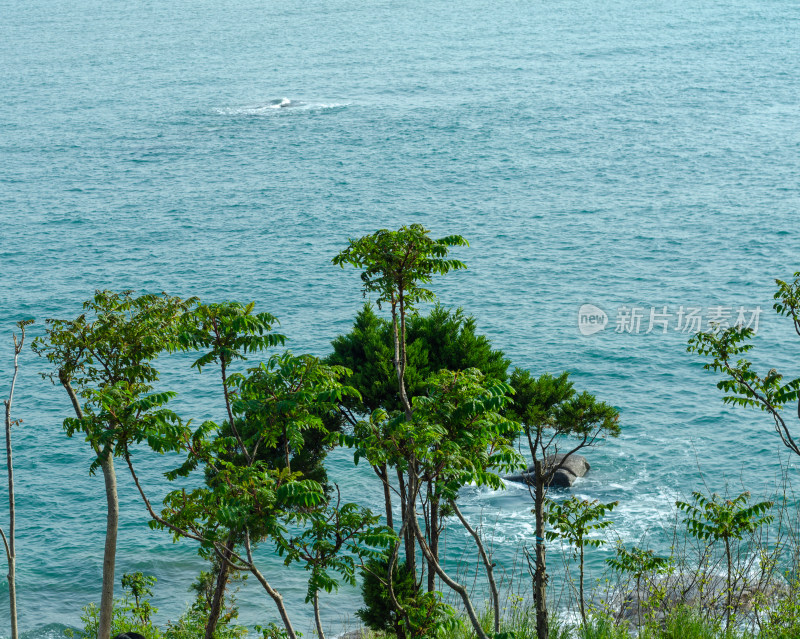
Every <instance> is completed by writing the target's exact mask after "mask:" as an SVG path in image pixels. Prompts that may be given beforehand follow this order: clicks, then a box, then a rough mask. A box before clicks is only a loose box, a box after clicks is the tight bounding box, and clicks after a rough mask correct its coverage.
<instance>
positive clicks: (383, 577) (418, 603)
mask: <svg viewBox="0 0 800 639" xmlns="http://www.w3.org/2000/svg"><path fill="white" fill-rule="evenodd" d="M388 573H389V562H388V561H387V560H386V559H380V558H376V559H371V560H370V561H368V562H367V564H366V566H365V568H364V570H363V571H362V582H361V594H362V598H363V600H364V608H361V609H360V610H358V611H357V612H356V615H357V616H358V618H359V619H361V621H363V622H364V624H365V625H366V626H367V628H370V629H371V630H375V631H379V632H394V633H395V634H397V635H398V636H408V637H414V638H416V637H419V638H420V639H424V638H427V637H436V636H440V635H441V634H442V633H445V632H446V631H447V630H448V629H452V626H453V623H454V621H455V611H453V609H452V608H450V606H447V605H446V604H444V603H443V602H442V601H441V596H440V594H439V593H426V592H422V591H420V589H419V588H418V587H417V583H416V578H415V575H414V573H413V571H412V570H411V569H410V568H409V566H408V565H407V564H405V563H403V564H400V565H398V564H395V565H394V571H393V578H392V588H393V591H394V596H395V599H396V600H397V601H398V603H399V604H400V605H401V606H402V607H403V609H404V610H405V611H406V612H407V613H408V617H409V623H408V624H406V621H405V619H404V616H403V615H401V614H400V613H399V612H398V611H397V610H396V609H395V608H394V606H393V605H392V603H391V600H390V596H389V590H388V588H389V587H388Z"/></svg>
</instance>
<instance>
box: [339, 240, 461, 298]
mask: <svg viewBox="0 0 800 639" xmlns="http://www.w3.org/2000/svg"><path fill="white" fill-rule="evenodd" d="M429 233H430V231H428V230H427V229H426V228H424V227H423V226H422V225H420V224H412V225H410V226H403V227H401V228H400V229H399V230H397V231H389V230H386V229H381V230H380V231H376V232H375V233H372V234H371V235H365V236H364V237H361V238H358V239H356V240H353V239H351V240H350V242H349V246H348V247H347V248H346V249H345V250H344V251H341V252H340V253H339V254H338V255H337V256H336V257H334V258H333V263H334V264H336V265H338V266H341V267H342V268H344V266H345V265H346V264H349V265H351V266H354V267H356V268H358V269H361V281H362V282H363V291H364V296H365V297H366V295H367V294H368V293H375V294H376V295H377V297H376V303H377V304H378V308H381V306H382V304H387V303H388V304H391V305H392V307H394V306H395V305H399V304H402V305H403V306H404V308H405V309H406V310H407V311H412V310H414V308H415V307H416V305H417V304H419V303H420V302H432V301H433V300H434V299H435V296H434V294H433V292H432V291H431V290H429V289H427V288H425V287H424V286H423V285H425V284H430V283H431V282H432V281H433V276H434V275H445V274H446V273H448V272H449V271H452V270H458V269H463V268H466V266H465V265H464V263H463V262H460V261H459V260H454V259H452V258H448V257H447V254H448V251H449V249H450V247H452V246H469V244H468V242H467V241H466V240H465V239H464V238H463V237H461V236H460V235H449V236H447V237H443V238H440V239H438V240H435V239H433V238H431V237H430V236H429Z"/></svg>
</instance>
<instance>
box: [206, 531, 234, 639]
mask: <svg viewBox="0 0 800 639" xmlns="http://www.w3.org/2000/svg"><path fill="white" fill-rule="evenodd" d="M233 546H234V536H233V533H231V534H230V535H228V539H227V541H226V542H225V547H224V548H223V550H222V555H223V557H224V559H223V561H222V562H220V567H219V572H218V573H217V582H216V585H215V587H214V596H213V598H212V599H211V610H209V613H208V621H207V622H206V633H205V639H213V637H214V632H215V631H216V630H217V624H218V623H219V617H220V614H222V608H223V604H224V602H225V589H226V588H227V587H228V575H229V574H230V569H231V567H230V563H228V562H229V560H230V558H231V551H233Z"/></svg>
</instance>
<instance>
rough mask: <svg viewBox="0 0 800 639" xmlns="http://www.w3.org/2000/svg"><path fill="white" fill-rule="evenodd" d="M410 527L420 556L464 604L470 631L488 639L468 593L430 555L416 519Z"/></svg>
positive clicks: (482, 638)
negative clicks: (423, 557)
mask: <svg viewBox="0 0 800 639" xmlns="http://www.w3.org/2000/svg"><path fill="white" fill-rule="evenodd" d="M411 526H412V528H413V530H414V534H415V535H416V537H417V541H418V542H419V547H420V549H421V550H422V554H423V555H424V556H425V558H426V559H427V560H428V561H430V562H431V563H432V564H433V567H434V570H436V574H437V575H439V578H440V579H441V580H442V581H443V582H444V583H445V584H447V586H448V587H449V588H451V589H452V590H454V591H455V592H456V594H457V595H458V596H459V597H461V602H462V603H463V604H464V611H465V612H466V613H467V617H469V620H470V622H471V623H472V629H473V630H474V631H475V634H476V635H477V636H478V639H489V636H488V635H487V634H486V631H485V630H484V629H483V627H482V626H481V622H480V619H478V614H477V613H476V612H475V607H474V606H473V605H472V601H471V600H470V598H469V593H468V592H467V589H466V588H465V587H464V586H463V585H462V584H460V583H458V582H457V581H456V580H455V579H453V578H452V577H450V575H448V574H447V573H446V572H445V571H444V569H443V568H442V565H441V564H440V563H439V562H438V561H436V560H435V559H434V557H433V554H432V553H431V549H430V547H429V546H428V543H427V542H426V541H425V536H424V535H423V534H422V531H420V529H419V522H418V521H417V518H416V517H414V519H413V521H411Z"/></svg>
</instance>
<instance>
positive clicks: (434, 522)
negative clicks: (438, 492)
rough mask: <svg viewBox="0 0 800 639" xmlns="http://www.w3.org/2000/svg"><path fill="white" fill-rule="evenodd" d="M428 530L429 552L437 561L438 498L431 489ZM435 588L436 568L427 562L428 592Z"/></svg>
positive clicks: (433, 590)
mask: <svg viewBox="0 0 800 639" xmlns="http://www.w3.org/2000/svg"><path fill="white" fill-rule="evenodd" d="M430 509H431V517H430V524H429V526H430V531H429V532H428V538H429V539H430V540H431V544H430V545H431V554H432V555H433V557H434V559H435V560H436V561H439V498H438V497H437V496H435V495H434V494H433V489H431V495H430ZM435 590H436V570H435V569H434V567H433V564H432V563H431V562H430V561H429V562H428V592H435Z"/></svg>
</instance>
